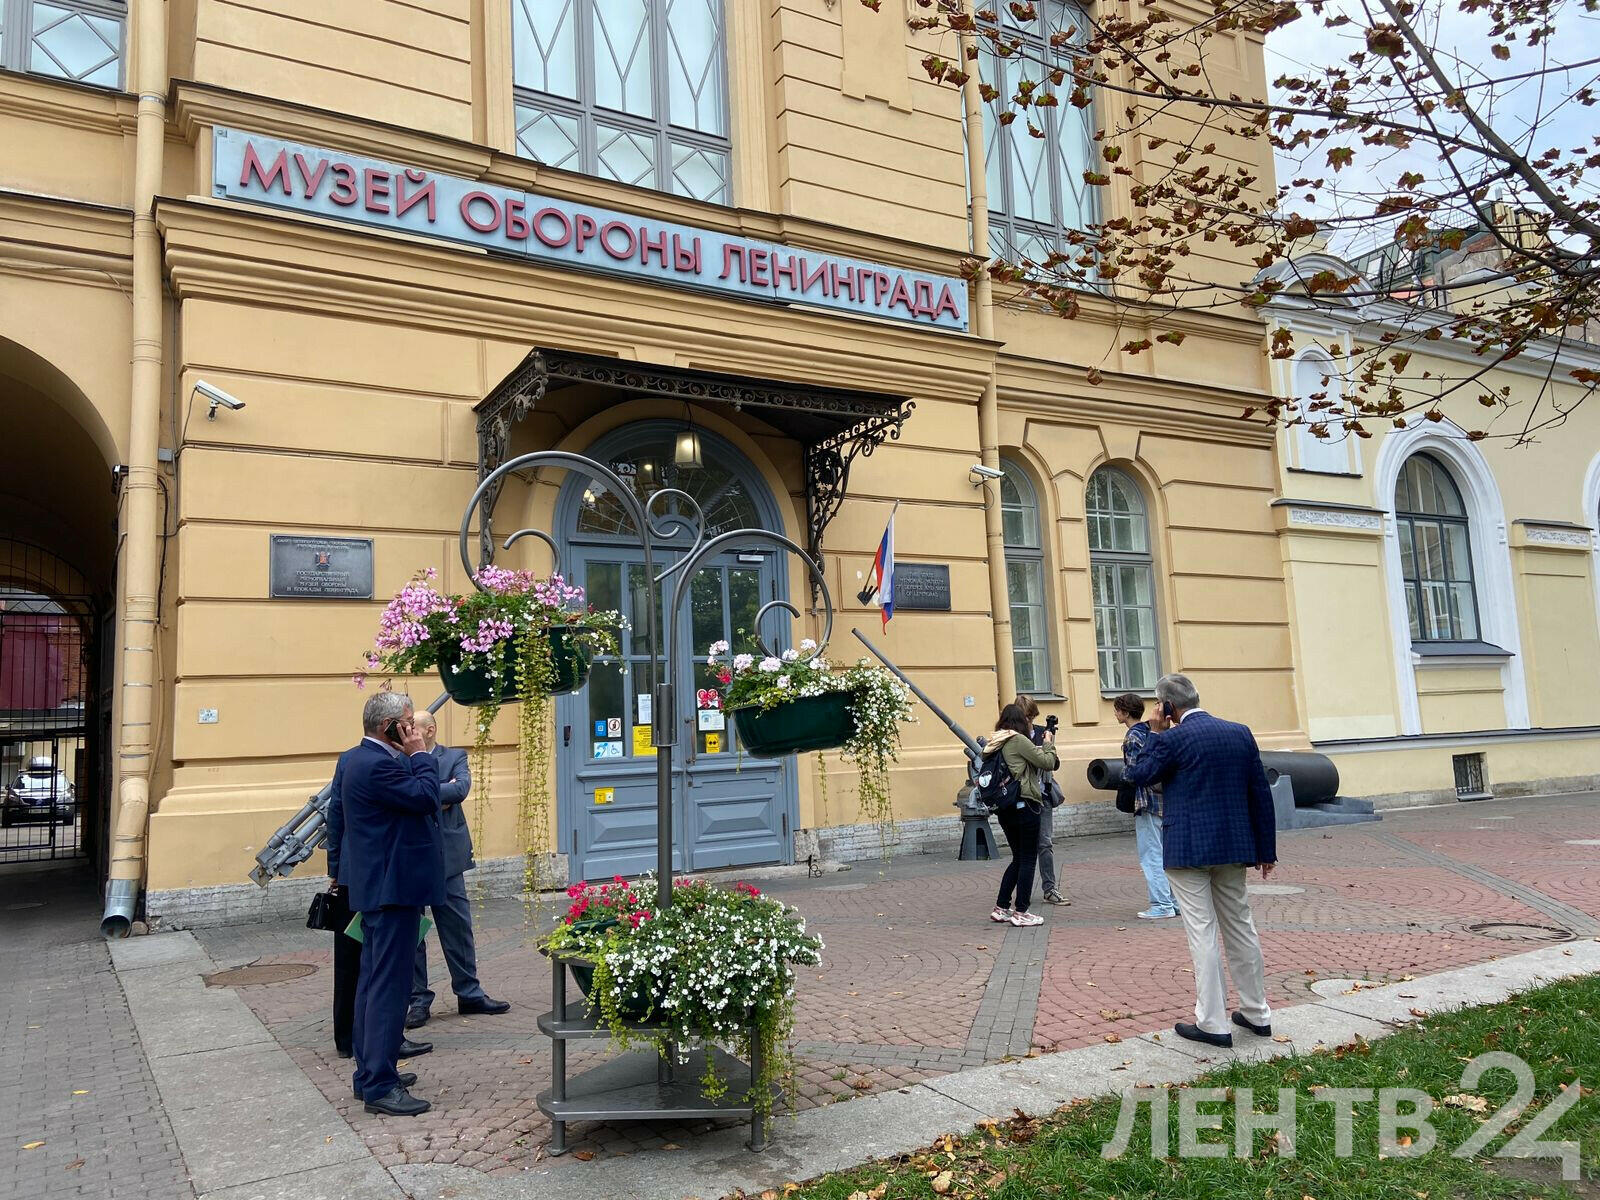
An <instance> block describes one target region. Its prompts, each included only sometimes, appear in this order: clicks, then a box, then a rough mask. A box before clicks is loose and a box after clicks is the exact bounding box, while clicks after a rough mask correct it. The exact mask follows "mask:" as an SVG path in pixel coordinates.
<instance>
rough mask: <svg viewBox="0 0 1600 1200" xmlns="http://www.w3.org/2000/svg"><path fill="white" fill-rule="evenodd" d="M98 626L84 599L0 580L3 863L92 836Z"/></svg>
mask: <svg viewBox="0 0 1600 1200" xmlns="http://www.w3.org/2000/svg"><path fill="white" fill-rule="evenodd" d="M80 607H81V611H74V610H75V609H79V608H80ZM93 628H94V625H93V618H92V614H91V612H90V609H89V606H88V605H87V603H84V604H83V605H81V606H80V605H79V604H78V603H77V602H75V601H73V600H70V599H69V600H61V601H58V600H53V599H50V598H47V597H45V596H42V595H39V594H37V593H34V592H28V591H22V590H20V589H17V588H10V587H0V789H3V790H0V864H3V863H13V862H34V861H39V860H44V859H54V858H75V857H78V856H80V855H84V854H86V853H87V852H88V850H89V847H90V845H91V844H92V843H93V842H94V840H95V831H94V830H86V828H85V823H86V816H85V814H86V812H87V813H89V814H91V815H92V813H93V811H94V806H93V805H90V804H88V803H87V801H89V800H90V799H91V798H92V797H93V796H94V795H95V794H96V792H97V788H98V776H99V774H100V771H99V764H97V763H95V762H93V761H91V755H90V752H89V747H90V742H91V738H90V737H89V728H88V714H89V713H90V711H91V709H92V708H94V707H98V706H97V705H95V704H94V702H95V700H96V699H97V698H96V697H95V695H94V694H93V692H92V690H91V678H90V671H89V663H90V658H91V651H92V648H93V647H92V643H91V640H90V638H89V637H88V636H86V632H87V631H88V630H90V629H93ZM95 740H97V739H95Z"/></svg>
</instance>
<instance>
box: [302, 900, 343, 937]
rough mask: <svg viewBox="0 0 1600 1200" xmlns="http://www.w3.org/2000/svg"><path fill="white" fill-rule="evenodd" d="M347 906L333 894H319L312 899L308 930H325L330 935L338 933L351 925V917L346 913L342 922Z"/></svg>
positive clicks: (308, 913) (307, 912) (307, 923)
mask: <svg viewBox="0 0 1600 1200" xmlns="http://www.w3.org/2000/svg"><path fill="white" fill-rule="evenodd" d="M347 907H348V906H347V905H346V904H344V903H343V902H342V897H339V896H336V895H334V894H333V893H332V892H318V893H317V894H316V895H315V896H313V897H311V907H310V908H309V909H308V910H307V911H306V928H307V929H325V930H327V931H328V932H330V933H337V932H339V931H340V930H342V929H343V928H344V927H345V926H346V925H348V924H350V917H349V915H348V914H347V913H346V914H345V915H344V919H343V920H340V915H341V913H345V910H346V909H347Z"/></svg>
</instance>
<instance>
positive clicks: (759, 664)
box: [706, 638, 915, 850]
mask: <svg viewBox="0 0 1600 1200" xmlns="http://www.w3.org/2000/svg"><path fill="white" fill-rule="evenodd" d="M729 649H730V648H729V646H728V643H727V642H721V641H719V642H714V643H712V645H711V647H710V649H709V650H708V651H707V658H706V662H707V663H708V664H710V665H711V666H713V667H718V668H720V669H719V670H718V671H717V679H718V681H719V682H721V684H722V685H723V688H724V696H723V707H725V708H726V709H728V710H729V711H730V712H732V711H736V710H738V709H741V708H753V709H756V710H758V711H761V712H770V711H772V710H774V709H776V708H779V707H781V706H782V705H784V704H790V703H793V702H794V701H796V700H801V699H805V698H808V697H813V696H826V695H829V694H832V693H837V692H845V693H848V694H849V696H850V719H851V726H852V728H851V731H850V733H849V734H848V735H847V736H846V738H845V742H844V744H843V745H842V746H841V747H840V748H839V752H840V754H841V755H842V756H843V758H844V760H845V761H846V762H847V763H849V764H850V765H851V766H853V767H854V768H855V769H856V771H857V773H858V776H859V780H858V783H857V787H856V794H857V798H858V800H859V802H860V805H861V811H862V812H863V813H865V814H867V815H868V816H869V817H871V818H872V819H873V820H874V821H875V822H876V823H877V825H878V830H879V834H880V840H881V841H882V843H883V846H884V848H885V850H887V847H888V844H889V841H890V838H891V835H892V833H893V829H894V807H893V798H892V797H891V795H890V793H889V764H890V763H892V762H895V761H897V760H898V759H899V757H900V726H901V725H902V724H905V723H907V722H910V721H912V720H914V719H915V718H914V717H913V715H912V698H911V689H910V688H908V687H906V685H905V684H903V683H901V682H900V680H899V679H897V678H895V676H894V674H893V673H892V672H890V671H888V670H886V669H885V668H883V667H881V666H879V665H878V664H876V663H874V662H873V661H872V660H871V659H869V658H866V657H862V658H860V659H857V660H856V661H855V662H854V663H852V664H850V665H848V666H836V665H834V664H833V663H830V662H829V661H828V660H827V659H826V658H824V657H822V655H821V654H820V653H819V652H818V647H817V643H816V642H814V641H813V640H812V639H810V638H805V639H803V640H802V641H801V643H800V645H799V647H798V648H797V649H790V650H785V651H783V653H782V654H780V655H764V656H761V657H759V658H758V657H757V656H756V655H753V654H734V655H732V656H729Z"/></svg>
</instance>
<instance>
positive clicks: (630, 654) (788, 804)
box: [556, 545, 795, 881]
mask: <svg viewBox="0 0 1600 1200" xmlns="http://www.w3.org/2000/svg"><path fill="white" fill-rule="evenodd" d="M568 556H569V558H568V561H569V562H570V563H571V567H570V568H569V575H570V577H571V578H572V579H573V580H574V582H577V583H580V584H582V585H583V587H584V588H585V590H586V591H587V592H588V603H589V604H591V605H593V606H594V607H595V608H598V609H612V608H614V609H617V610H619V611H620V612H621V613H622V614H623V616H624V618H625V620H626V621H627V623H628V628H627V629H626V630H624V632H623V634H622V652H621V654H620V655H619V656H618V657H616V658H609V659H600V660H597V661H596V662H595V664H594V667H593V669H592V670H591V671H590V673H589V681H588V683H587V684H586V685H585V686H584V687H583V688H582V689H580V690H579V691H577V692H575V693H574V694H572V695H570V696H564V697H562V698H561V699H560V701H559V702H558V703H557V705H556V733H557V746H558V755H559V767H560V779H561V783H562V786H561V804H560V822H559V824H560V831H559V836H560V839H561V848H562V849H563V850H565V851H566V852H567V853H568V854H569V856H570V857H569V863H570V874H571V876H572V878H573V880H575V881H576V880H579V879H609V878H611V877H612V876H614V875H637V874H641V873H643V872H645V871H649V870H652V869H654V867H655V865H656V823H657V821H656V758H655V750H654V747H652V746H651V744H650V736H651V729H652V727H653V726H654V724H655V721H656V719H657V714H656V713H654V712H653V711H652V709H651V696H650V685H649V666H650V655H649V648H648V640H647V639H648V621H647V600H646V597H647V596H648V594H649V590H648V587H647V576H646V573H645V567H644V558H643V555H642V554H641V553H639V552H638V551H636V550H632V549H628V548H622V547H613V546H603V545H599V546H583V545H573V546H571V548H570V550H569V551H568ZM669 561H670V560H669ZM657 569H658V570H659V569H660V568H659V566H658V568H657ZM774 569H775V568H774V563H773V561H772V556H771V555H770V554H766V553H755V552H750V551H746V552H743V553H737V552H736V553H730V554H727V555H725V556H722V557H721V558H718V559H713V560H710V561H709V562H707V563H706V564H704V565H703V566H702V567H701V568H700V569H699V570H698V571H697V573H696V576H695V578H694V580H693V581H692V583H691V584H690V594H689V597H688V600H687V602H686V603H685V605H684V609H685V611H684V612H681V613H680V614H679V616H678V622H679V624H678V646H679V648H680V651H679V657H680V659H681V660H682V661H681V662H680V663H679V664H678V670H677V674H676V682H677V684H678V703H677V709H678V711H677V721H678V744H677V746H676V747H675V748H674V750H673V816H672V829H673V856H672V862H673V869H674V870H676V871H703V870H709V869H713V868H717V867H730V866H748V865H754V864H758V863H778V862H788V861H790V859H791V857H792V850H791V846H792V820H793V812H794V807H795V783H794V779H793V768H792V767H791V766H789V765H788V761H787V760H784V761H779V760H772V759H757V758H752V757H751V756H749V755H747V754H742V753H741V752H740V748H739V744H738V738H737V735H736V733H735V731H734V728H733V722H732V720H731V719H729V718H727V717H726V715H725V714H724V713H723V712H722V709H721V707H720V699H719V698H718V696H717V685H716V680H715V678H714V668H712V667H711V666H709V665H708V664H707V662H706V651H707V649H708V648H709V647H710V646H711V644H712V643H713V642H717V641H727V642H729V643H731V644H732V645H733V647H734V649H735V650H736V651H745V652H755V649H756V648H755V645H754V637H753V635H754V630H755V618H756V612H757V610H758V609H760V607H761V605H762V604H764V603H765V602H766V601H768V600H770V599H772V598H773V596H774V594H775V593H774V586H775V577H774ZM673 578H674V577H672V576H669V577H668V578H667V579H666V580H665V581H663V584H662V586H661V588H660V591H661V593H662V595H661V597H660V600H659V603H660V605H661V607H662V610H663V612H662V616H661V620H662V621H663V624H662V627H661V628H662V637H661V651H662V654H663V656H664V655H665V652H666V643H667V638H666V636H665V628H666V627H665V624H664V621H665V613H664V610H665V606H666V604H667V603H668V602H669V601H670V598H671V590H672V583H673ZM774 623H776V619H774ZM660 667H661V669H662V670H663V671H664V670H665V669H666V663H665V659H664V657H663V659H662V660H661V661H660Z"/></svg>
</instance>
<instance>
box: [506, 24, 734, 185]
mask: <svg viewBox="0 0 1600 1200" xmlns="http://www.w3.org/2000/svg"><path fill="white" fill-rule="evenodd" d="M510 3H511V22H512V34H513V46H512V61H513V70H514V76H515V80H514V82H515V85H516V86H515V96H516V121H517V145H518V147H519V149H520V150H521V151H522V153H524V154H526V155H527V156H528V157H530V158H535V159H538V160H539V161H540V162H542V163H546V164H548V165H550V166H552V167H560V168H562V169H564V170H568V171H580V172H582V173H584V174H586V175H595V176H598V177H600V178H602V179H615V180H618V181H620V182H622V183H629V184H635V185H637V186H639V187H647V188H654V189H656V190H657V191H662V192H673V193H675V194H677V195H680V196H689V197H692V198H693V199H696V200H709V201H712V202H714V203H717V204H728V203H730V202H731V200H732V197H731V194H730V189H729V179H730V152H729V142H728V73H727V47H726V37H725V25H724V22H723V8H722V0H510Z"/></svg>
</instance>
